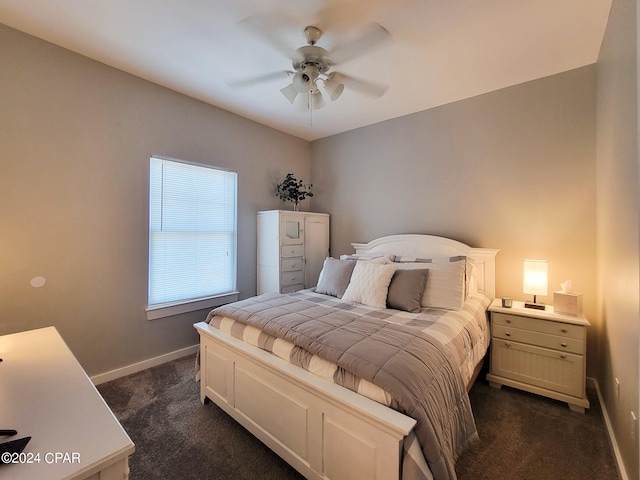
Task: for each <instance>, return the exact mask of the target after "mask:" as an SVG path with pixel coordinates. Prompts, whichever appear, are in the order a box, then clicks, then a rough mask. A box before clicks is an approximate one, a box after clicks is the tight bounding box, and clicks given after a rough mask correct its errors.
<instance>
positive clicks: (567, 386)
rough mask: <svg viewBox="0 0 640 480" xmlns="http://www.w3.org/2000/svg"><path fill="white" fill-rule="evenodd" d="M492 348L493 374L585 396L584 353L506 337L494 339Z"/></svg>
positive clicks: (567, 393)
mask: <svg viewBox="0 0 640 480" xmlns="http://www.w3.org/2000/svg"><path fill="white" fill-rule="evenodd" d="M491 348H492V351H491V352H492V353H491V373H492V374H493V375H496V376H499V377H502V378H507V379H512V380H515V381H518V382H522V383H523V384H525V385H533V386H536V387H540V388H545V389H548V390H551V391H554V392H560V393H563V394H565V395H571V396H573V397H583V396H584V382H585V380H584V373H583V372H584V357H583V356H581V355H573V354H571V353H563V352H558V351H555V350H549V349H547V348H540V347H534V346H531V345H524V344H521V343H515V342H511V341H505V340H496V341H495V342H493V344H492V347H491ZM536 393H540V392H536Z"/></svg>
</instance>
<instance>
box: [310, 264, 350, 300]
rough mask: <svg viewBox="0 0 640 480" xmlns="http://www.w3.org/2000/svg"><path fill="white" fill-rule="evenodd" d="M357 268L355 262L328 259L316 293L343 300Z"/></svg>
mask: <svg viewBox="0 0 640 480" xmlns="http://www.w3.org/2000/svg"><path fill="white" fill-rule="evenodd" d="M355 266H356V261H355V260H337V259H335V258H331V257H327V258H326V259H325V260H324V266H323V267H322V272H320V281H319V282H318V286H317V287H316V293H323V294H325V295H331V296H334V297H338V298H342V296H343V295H344V292H345V290H346V289H347V287H348V286H349V280H351V274H352V273H353V269H354V268H355Z"/></svg>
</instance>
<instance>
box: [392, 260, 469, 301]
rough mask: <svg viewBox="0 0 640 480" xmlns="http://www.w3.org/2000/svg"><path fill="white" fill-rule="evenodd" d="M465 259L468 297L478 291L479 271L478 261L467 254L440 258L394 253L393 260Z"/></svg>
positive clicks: (424, 261) (406, 261)
mask: <svg viewBox="0 0 640 480" xmlns="http://www.w3.org/2000/svg"><path fill="white" fill-rule="evenodd" d="M461 260H464V261H465V262H466V263H465V272H464V273H465V275H464V276H465V282H464V285H465V295H466V296H467V297H470V296H472V295H473V294H475V293H478V281H477V278H476V275H477V273H478V271H477V269H476V262H475V260H474V259H473V258H471V257H467V256H465V255H456V256H454V257H440V258H437V257H436V258H418V257H408V256H398V255H393V256H392V257H391V261H392V262H395V263H448V262H458V261H461Z"/></svg>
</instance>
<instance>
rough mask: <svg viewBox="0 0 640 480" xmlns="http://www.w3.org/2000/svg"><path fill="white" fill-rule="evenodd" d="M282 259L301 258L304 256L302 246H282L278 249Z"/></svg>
mask: <svg viewBox="0 0 640 480" xmlns="http://www.w3.org/2000/svg"><path fill="white" fill-rule="evenodd" d="M280 254H281V255H282V257H285V258H286V257H302V255H303V254H304V245H283V246H282V247H281V248H280Z"/></svg>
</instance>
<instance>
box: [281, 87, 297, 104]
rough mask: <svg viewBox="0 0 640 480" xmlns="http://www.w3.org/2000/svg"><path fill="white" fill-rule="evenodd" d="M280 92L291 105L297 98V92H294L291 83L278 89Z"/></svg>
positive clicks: (294, 89)
mask: <svg viewBox="0 0 640 480" xmlns="http://www.w3.org/2000/svg"><path fill="white" fill-rule="evenodd" d="M280 91H281V92H282V94H283V95H284V96H285V97H287V100H289V101H290V102H291V103H293V101H294V100H295V99H296V97H297V96H298V91H297V90H296V87H294V86H293V84H292V83H291V84H289V85H287V86H286V87H284V88H282V89H280Z"/></svg>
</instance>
